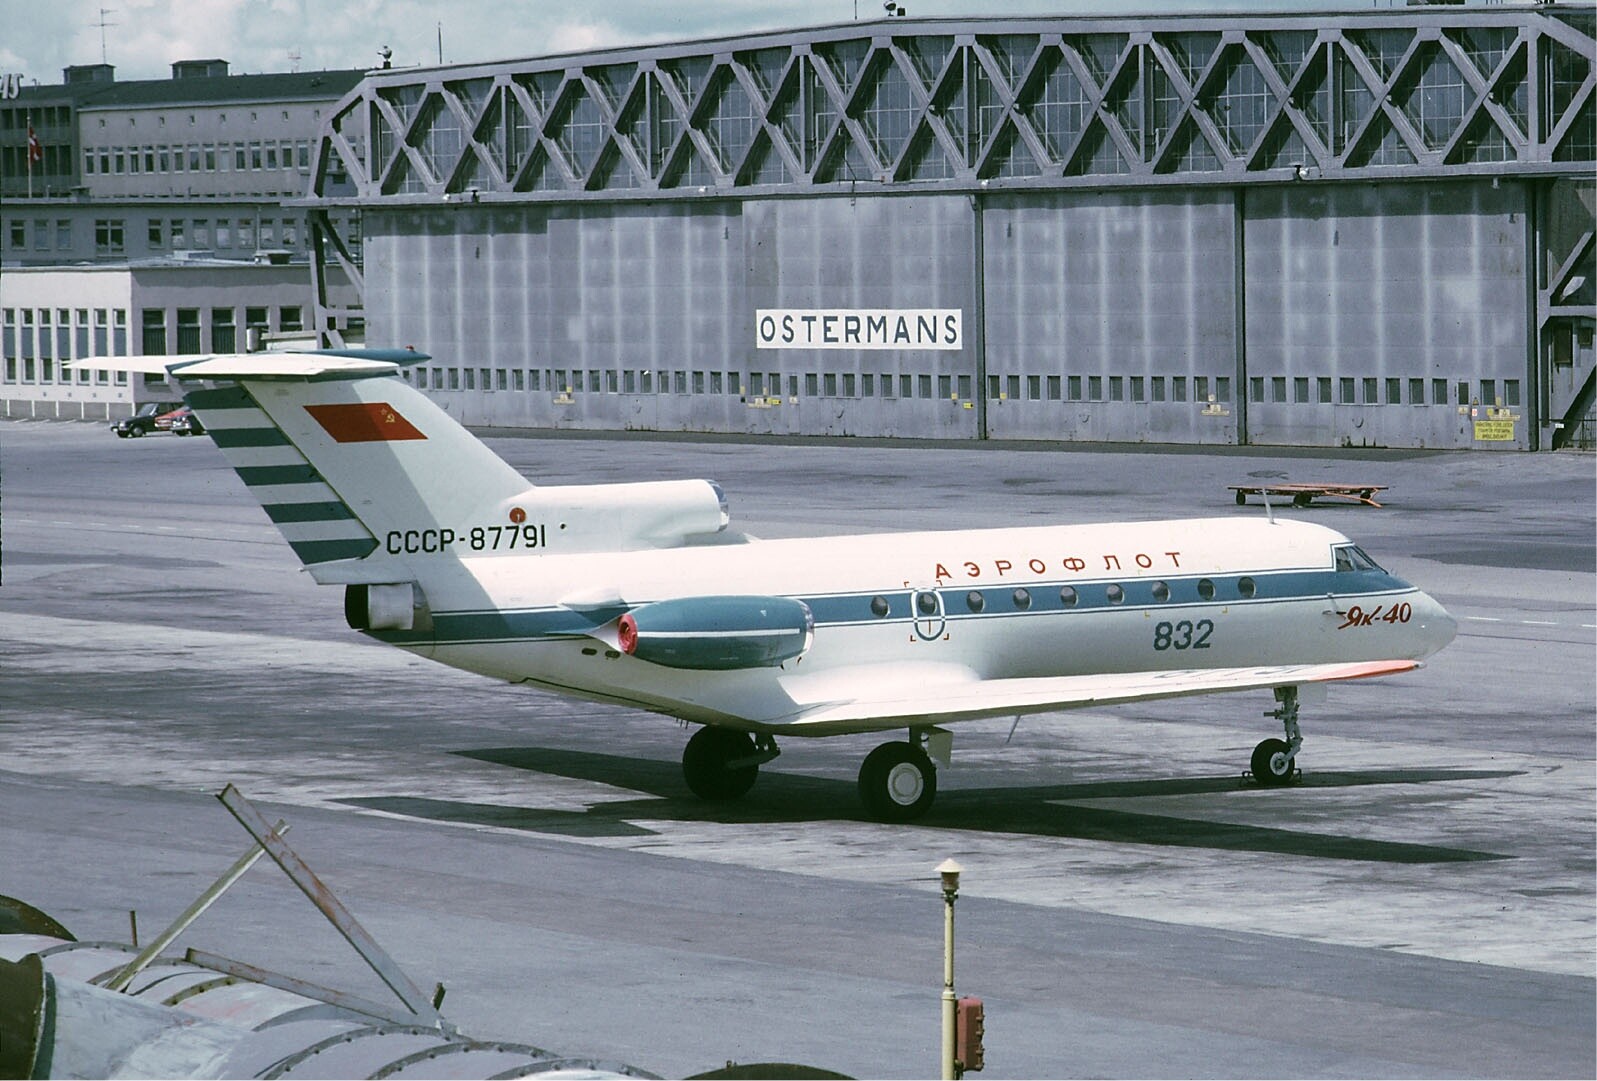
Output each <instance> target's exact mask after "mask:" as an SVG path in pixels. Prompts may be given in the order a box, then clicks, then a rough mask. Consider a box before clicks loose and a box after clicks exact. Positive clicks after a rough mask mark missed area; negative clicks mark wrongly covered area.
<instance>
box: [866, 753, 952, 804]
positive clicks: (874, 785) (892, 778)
mask: <svg viewBox="0 0 1597 1081" xmlns="http://www.w3.org/2000/svg"><path fill="white" fill-rule="evenodd" d="M859 794H860V800H861V801H862V802H863V803H864V804H865V809H866V810H867V811H869V812H870V813H871V816H872V817H873V818H876V819H877V820H879V821H882V822H910V821H913V820H914V819H917V818H919V817H920V816H921V815H923V814H925V813H926V812H927V811H928V810H930V809H931V806H932V801H933V800H934V799H936V798H937V767H935V766H933V765H932V760H931V759H930V758H927V757H926V754H925V752H924V751H922V750H921V749H920V748H918V747H915V746H912V745H911V744H909V743H904V742H898V743H884V744H882V745H881V746H880V747H878V748H876V749H875V750H874V751H872V752H871V753H870V754H868V755H866V756H865V761H864V763H863V764H861V766H860V770H859Z"/></svg>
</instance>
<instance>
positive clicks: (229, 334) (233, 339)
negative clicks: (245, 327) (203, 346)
mask: <svg viewBox="0 0 1597 1081" xmlns="http://www.w3.org/2000/svg"><path fill="white" fill-rule="evenodd" d="M235 320H236V317H235V315H234V313H233V309H232V308H212V309H211V352H213V353H234V352H237V351H238V326H237V323H236V321H235Z"/></svg>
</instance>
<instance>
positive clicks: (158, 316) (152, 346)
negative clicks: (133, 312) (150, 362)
mask: <svg viewBox="0 0 1597 1081" xmlns="http://www.w3.org/2000/svg"><path fill="white" fill-rule="evenodd" d="M139 324H140V326H141V327H142V328H143V339H142V341H143V346H142V347H141V349H140V352H142V353H143V354H144V355H145V356H147V357H159V356H164V355H165V354H166V310H165V309H164V308H145V309H144V310H143V311H142V312H140V313H139Z"/></svg>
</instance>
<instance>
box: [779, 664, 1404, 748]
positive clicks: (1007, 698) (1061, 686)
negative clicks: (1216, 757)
mask: <svg viewBox="0 0 1597 1081" xmlns="http://www.w3.org/2000/svg"><path fill="white" fill-rule="evenodd" d="M912 667H914V668H915V670H914V672H913V673H905V674H906V676H908V677H910V678H905V679H901V680H900V679H894V678H892V674H891V673H885V672H883V671H881V669H880V667H879V666H864V667H861V668H860V669H857V670H855V671H854V672H852V673H850V674H849V675H848V676H842V675H841V674H840V673H838V674H833V675H832V676H831V678H829V679H827V680H826V681H825V684H824V685H823V686H814V687H805V686H803V685H802V681H800V680H795V681H793V685H791V686H790V687H789V690H790V692H791V693H793V694H794V697H795V699H796V700H799V701H800V702H801V705H800V709H799V711H798V713H797V714H796V715H794V716H791V717H789V718H786V719H785V722H786V724H787V725H788V726H790V727H791V729H792V730H793V731H794V732H795V733H799V732H802V733H804V734H807V735H830V734H839V733H844V732H869V731H878V730H885V729H891V728H903V727H905V726H906V725H912V724H926V723H928V722H946V721H968V720H976V719H978V718H982V717H1015V716H1021V715H1024V714H1028V713H1050V712H1053V711H1055V710H1066V709H1080V708H1083V707H1086V706H1108V705H1116V704H1119V703H1124V702H1146V701H1152V700H1154V699H1159V698H1176V697H1179V696H1181V695H1189V694H1217V693H1220V692H1223V691H1248V690H1259V689H1262V688H1265V687H1285V686H1298V685H1301V684H1304V683H1333V682H1338V681H1341V680H1349V679H1370V678H1373V677H1376V676H1389V675H1395V674H1397V673H1399V672H1407V671H1410V670H1412V669H1415V668H1418V667H1420V662H1418V661H1412V660H1387V661H1357V662H1343V663H1337V664H1294V665H1273V666H1266V667H1256V668H1199V669H1172V670H1168V671H1160V672H1124V673H1110V674H1102V675H1084V676H1051V677H1043V678H1034V679H988V680H984V679H980V678H977V677H976V676H975V674H974V673H973V672H971V671H970V670H969V669H966V668H961V667H956V666H950V667H949V668H947V669H945V670H943V671H941V672H937V671H935V670H931V669H929V668H925V667H920V666H912ZM855 692H857V693H855ZM805 700H808V702H809V703H810V704H808V705H804V704H802V703H803V702H804V701H805Z"/></svg>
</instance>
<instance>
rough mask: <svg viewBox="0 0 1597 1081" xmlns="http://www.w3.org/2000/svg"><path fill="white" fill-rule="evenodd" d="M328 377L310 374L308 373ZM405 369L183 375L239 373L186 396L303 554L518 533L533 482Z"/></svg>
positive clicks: (235, 364) (273, 367)
mask: <svg viewBox="0 0 1597 1081" xmlns="http://www.w3.org/2000/svg"><path fill="white" fill-rule="evenodd" d="M307 368H317V369H321V370H320V371H318V372H317V373H316V374H307V373H306V371H305V369H307ZM396 370H397V368H396V367H395V366H394V365H393V364H383V363H381V362H374V361H370V360H355V361H350V362H348V363H347V364H346V363H342V362H338V361H334V362H331V366H330V367H329V362H328V361H327V359H326V358H325V357H321V356H318V357H316V358H314V359H312V360H307V358H300V359H298V360H296V359H294V358H293V357H284V356H282V355H273V354H245V355H242V356H239V357H228V358H213V359H211V360H209V361H206V362H201V363H195V364H190V365H187V366H183V367H179V368H177V369H176V370H174V371H173V373H172V374H174V375H176V376H177V377H178V378H179V379H180V380H192V379H195V378H204V379H227V380H229V381H230V382H228V383H227V384H224V385H222V386H219V387H214V388H206V389H196V390H191V391H189V392H188V394H187V396H186V400H187V401H188V404H189V405H190V406H191V407H192V408H193V409H194V411H195V413H197V414H198V415H199V418H200V421H201V423H202V424H204V425H205V428H206V430H207V432H208V433H209V434H210V435H211V438H212V439H213V440H214V441H215V442H216V445H217V446H218V447H219V448H220V449H221V450H222V453H223V455H224V456H225V457H226V458H227V460H228V464H230V465H231V466H232V467H233V468H234V470H235V471H236V472H237V473H238V475H239V478H240V479H241V480H243V481H244V484H245V485H246V486H247V487H248V488H249V490H250V493H251V494H252V495H254V496H255V498H256V499H258V500H259V501H260V503H261V506H262V507H263V508H264V509H265V510H266V513H267V516H268V517H270V518H271V519H272V521H273V522H274V523H275V524H276V525H277V527H278V529H279V530H280V531H281V532H282V534H283V537H284V539H285V540H287V541H288V543H289V545H290V546H291V547H292V548H293V549H294V552H295V554H296V555H298V556H299V558H300V560H301V561H302V562H303V563H305V564H306V566H307V567H310V568H312V569H313V571H314V570H315V568H316V566H317V565H318V564H325V563H331V562H336V561H341V560H351V559H361V558H364V557H366V556H369V555H371V554H372V553H374V552H379V551H381V552H382V553H384V554H390V555H399V554H406V555H412V556H416V555H424V554H433V553H443V552H447V551H452V550H454V543H453V542H454V541H455V539H456V538H457V537H458V538H459V539H460V540H461V541H469V537H470V535H471V530H472V529H474V528H478V527H481V528H483V529H486V528H488V527H490V526H500V527H508V526H509V525H511V521H510V520H509V519H508V518H507V514H508V508H509V507H510V506H511V505H513V504H515V502H516V501H517V500H518V498H520V497H524V496H526V495H527V494H528V493H529V492H530V490H531V488H532V485H531V484H530V483H529V482H528V481H527V479H526V478H525V477H523V476H522V475H521V474H520V473H518V472H517V471H516V470H515V469H513V468H511V467H510V466H509V465H508V464H507V463H506V462H505V461H504V460H503V459H501V458H500V457H499V456H498V455H497V454H495V453H494V452H493V451H491V450H490V449H489V448H488V447H487V446H485V445H484V444H483V443H482V442H481V441H480V440H478V439H477V438H476V437H475V436H473V435H472V434H471V433H470V432H468V431H466V430H465V429H464V428H463V427H461V426H460V424H459V423H457V422H456V421H455V420H454V418H452V417H450V416H449V415H448V414H447V413H445V412H444V411H443V410H442V409H440V408H439V407H438V406H437V405H435V404H434V403H433V402H432V401H431V400H429V399H428V398H427V397H426V396H425V395H423V394H421V393H420V392H418V391H417V390H416V389H415V388H413V387H411V386H410V385H409V384H407V383H405V382H404V381H402V380H399V379H394V378H371V376H380V375H390V374H392V373H393V372H394V371H396Z"/></svg>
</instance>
